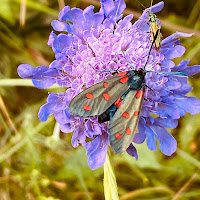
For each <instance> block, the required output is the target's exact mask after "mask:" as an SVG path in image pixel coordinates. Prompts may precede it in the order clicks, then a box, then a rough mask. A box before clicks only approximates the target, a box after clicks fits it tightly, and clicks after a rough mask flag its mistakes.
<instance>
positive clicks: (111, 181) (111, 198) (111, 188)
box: [104, 153, 119, 200]
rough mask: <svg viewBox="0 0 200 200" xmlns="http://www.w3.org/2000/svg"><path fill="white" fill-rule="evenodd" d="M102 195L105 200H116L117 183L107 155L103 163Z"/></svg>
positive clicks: (117, 197)
mask: <svg viewBox="0 0 200 200" xmlns="http://www.w3.org/2000/svg"><path fill="white" fill-rule="evenodd" d="M104 195H105V200H118V199H119V196H118V192H117V182H116V178H115V174H114V170H113V167H112V164H111V162H110V158H109V155H108V153H107V155H106V161H105V163H104Z"/></svg>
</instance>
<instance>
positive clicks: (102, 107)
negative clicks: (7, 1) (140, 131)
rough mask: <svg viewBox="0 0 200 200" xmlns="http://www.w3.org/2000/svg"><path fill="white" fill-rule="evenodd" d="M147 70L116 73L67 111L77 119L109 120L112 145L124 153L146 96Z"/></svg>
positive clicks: (88, 91)
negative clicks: (79, 117)
mask: <svg viewBox="0 0 200 200" xmlns="http://www.w3.org/2000/svg"><path fill="white" fill-rule="evenodd" d="M145 74H146V71H145V70H144V69H142V68H141V69H139V70H132V71H127V72H122V73H119V74H116V75H114V76H112V77H110V78H108V79H106V80H104V81H101V82H100V83H97V84H95V85H93V86H91V87H90V88H87V89H86V90H84V91H83V92H81V93H80V94H78V95H77V96H75V97H74V98H73V99H72V101H71V102H70V104H69V107H68V110H69V111H70V112H71V113H72V114H74V115H78V116H82V117H89V116H98V121H99V122H100V123H103V122H105V121H109V127H108V129H109V139H110V145H111V148H112V150H113V152H114V153H115V154H121V153H123V152H125V151H126V149H127V148H128V147H129V145H130V144H131V142H132V140H133V137H134V133H135V129H136V127H137V124H138V120H139V116H140V111H141V107H142V101H143V98H144V93H145Z"/></svg>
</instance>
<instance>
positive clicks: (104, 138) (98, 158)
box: [85, 134, 109, 170]
mask: <svg viewBox="0 0 200 200" xmlns="http://www.w3.org/2000/svg"><path fill="white" fill-rule="evenodd" d="M108 140H109V139H108V135H107V134H104V135H99V136H97V137H96V138H95V139H94V140H93V141H92V142H87V143H86V144H85V148H86V150H87V155H88V156H89V158H88V165H89V166H90V168H91V169H93V170H94V169H97V168H99V167H101V166H102V165H103V164H104V162H105V160H106V153H107V144H108Z"/></svg>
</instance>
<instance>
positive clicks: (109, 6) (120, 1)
mask: <svg viewBox="0 0 200 200" xmlns="http://www.w3.org/2000/svg"><path fill="white" fill-rule="evenodd" d="M100 2H101V5H102V9H103V11H104V14H105V16H106V17H107V18H108V17H111V18H113V20H114V21H116V20H119V19H120V18H121V14H122V12H123V10H124V9H125V8H126V4H125V2H124V0H116V1H114V2H113V0H101V1H100Z"/></svg>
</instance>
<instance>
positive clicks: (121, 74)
mask: <svg viewBox="0 0 200 200" xmlns="http://www.w3.org/2000/svg"><path fill="white" fill-rule="evenodd" d="M126 74H127V72H121V73H119V74H117V76H125V75H126Z"/></svg>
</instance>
